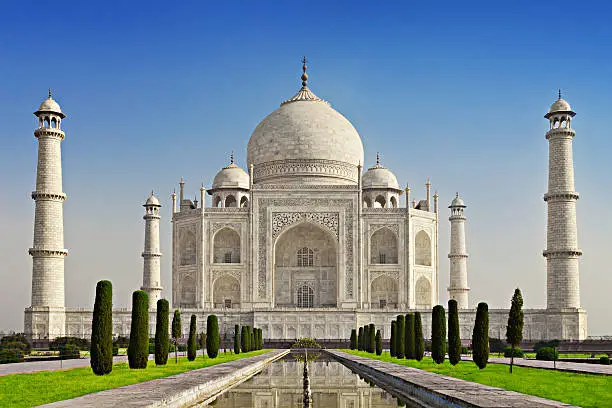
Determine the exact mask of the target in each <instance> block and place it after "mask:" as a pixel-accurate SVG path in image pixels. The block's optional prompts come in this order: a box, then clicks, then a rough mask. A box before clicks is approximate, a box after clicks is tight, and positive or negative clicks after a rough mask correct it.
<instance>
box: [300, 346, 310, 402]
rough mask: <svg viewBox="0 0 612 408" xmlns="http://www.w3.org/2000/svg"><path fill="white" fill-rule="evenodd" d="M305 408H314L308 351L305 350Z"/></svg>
mask: <svg viewBox="0 0 612 408" xmlns="http://www.w3.org/2000/svg"><path fill="white" fill-rule="evenodd" d="M304 354H305V356H304V379H303V383H304V399H303V400H302V401H303V403H304V408H310V407H311V406H312V392H311V391H310V378H309V377H308V350H304Z"/></svg>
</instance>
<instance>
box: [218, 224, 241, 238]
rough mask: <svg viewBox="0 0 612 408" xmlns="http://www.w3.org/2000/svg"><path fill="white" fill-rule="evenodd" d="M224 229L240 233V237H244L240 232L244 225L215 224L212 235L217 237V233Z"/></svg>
mask: <svg viewBox="0 0 612 408" xmlns="http://www.w3.org/2000/svg"><path fill="white" fill-rule="evenodd" d="M223 228H231V229H233V230H234V231H236V232H237V233H238V235H242V234H241V233H240V232H241V231H240V230H241V228H242V225H241V224H240V223H233V224H232V223H227V222H215V223H213V225H212V227H211V229H210V233H211V235H215V233H216V232H217V231H219V230H220V229H223Z"/></svg>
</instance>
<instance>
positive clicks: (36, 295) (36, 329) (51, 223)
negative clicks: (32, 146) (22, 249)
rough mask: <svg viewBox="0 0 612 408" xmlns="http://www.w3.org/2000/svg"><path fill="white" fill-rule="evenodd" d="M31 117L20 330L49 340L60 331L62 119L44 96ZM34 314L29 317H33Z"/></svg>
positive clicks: (63, 196)
mask: <svg viewBox="0 0 612 408" xmlns="http://www.w3.org/2000/svg"><path fill="white" fill-rule="evenodd" d="M34 115H36V117H37V118H38V128H37V129H36V130H35V131H34V136H36V138H37V139H38V166H37V169H36V191H34V192H33V193H32V199H33V200H34V202H35V203H36V205H35V207H36V209H35V214H34V243H33V245H32V248H30V250H29V251H28V252H29V254H30V255H31V256H32V306H31V308H29V309H26V314H25V331H26V334H28V335H29V336H30V337H31V338H32V339H49V340H51V339H53V338H55V337H58V336H63V335H65V326H66V325H65V319H66V316H65V311H64V306H65V304H64V257H65V256H66V255H68V252H67V251H66V249H64V216H63V205H64V200H65V199H66V194H64V192H63V191H62V153H61V146H60V144H61V142H62V140H64V136H65V134H64V132H63V131H62V130H61V123H62V119H64V118H65V117H66V115H64V114H63V113H62V110H61V108H60V106H59V105H58V103H57V102H56V101H55V100H54V99H53V97H52V94H51V90H50V89H49V97H48V98H47V99H45V100H44V101H43V103H41V104H40V107H39V108H38V110H37V111H36V112H34ZM34 315H35V316H34Z"/></svg>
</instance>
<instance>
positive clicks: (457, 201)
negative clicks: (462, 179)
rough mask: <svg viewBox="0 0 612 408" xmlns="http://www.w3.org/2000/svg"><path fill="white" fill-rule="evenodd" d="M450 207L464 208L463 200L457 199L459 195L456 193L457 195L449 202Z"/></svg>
mask: <svg viewBox="0 0 612 408" xmlns="http://www.w3.org/2000/svg"><path fill="white" fill-rule="evenodd" d="M450 207H465V204H464V202H463V200H462V199H461V198H460V197H459V193H457V195H456V196H455V198H454V199H453V201H452V202H451V205H450V206H449V208H450Z"/></svg>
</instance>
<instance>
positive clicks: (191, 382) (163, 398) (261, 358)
mask: <svg viewBox="0 0 612 408" xmlns="http://www.w3.org/2000/svg"><path fill="white" fill-rule="evenodd" d="M288 352H289V350H273V351H270V352H268V353H264V354H261V355H258V356H254V357H247V358H242V359H239V360H234V361H230V362H228V363H223V364H218V365H215V366H211V367H205V368H200V369H198V370H193V371H187V372H184V373H181V374H176V375H172V376H170V377H164V378H158V379H156V380H151V381H146V382H142V383H138V384H132V385H128V386H125V387H120V388H114V389H111V390H106V391H100V392H96V393H92V394H87V395H83V396H82V397H77V398H73V399H69V400H65V401H58V402H53V403H51V404H46V405H41V407H47V408H93V407H95V408H111V407H130V408H136V407H183V406H187V405H188V404H193V403H196V402H198V401H204V400H206V399H208V398H211V397H213V396H215V395H216V394H217V393H218V392H219V391H221V390H223V389H225V388H226V387H228V386H232V385H234V384H237V383H240V382H241V381H244V380H246V379H247V378H249V377H250V376H252V375H253V374H255V373H257V372H259V371H261V369H262V368H263V367H265V366H266V365H267V364H269V363H270V362H272V361H274V360H277V359H279V358H281V357H282V356H284V355H285V354H287V353H288Z"/></svg>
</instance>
